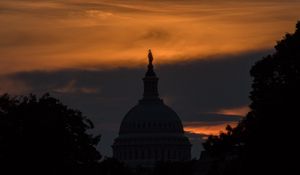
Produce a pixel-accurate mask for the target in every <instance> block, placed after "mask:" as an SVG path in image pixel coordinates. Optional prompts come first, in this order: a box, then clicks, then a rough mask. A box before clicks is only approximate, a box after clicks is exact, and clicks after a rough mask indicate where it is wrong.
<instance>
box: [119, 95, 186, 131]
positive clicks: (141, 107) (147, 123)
mask: <svg viewBox="0 0 300 175" xmlns="http://www.w3.org/2000/svg"><path fill="white" fill-rule="evenodd" d="M133 133H183V126H182V124H181V120H180V118H179V117H178V115H177V114H176V112H175V111H173V110H172V109H171V108H170V107H169V106H167V105H165V104H164V103H163V101H162V100H155V101H146V100H141V101H140V102H139V104H137V105H136V106H134V107H133V108H132V109H130V110H129V112H128V113H127V114H126V115H125V117H124V119H123V121H122V123H121V126H120V131H119V135H126V134H133Z"/></svg>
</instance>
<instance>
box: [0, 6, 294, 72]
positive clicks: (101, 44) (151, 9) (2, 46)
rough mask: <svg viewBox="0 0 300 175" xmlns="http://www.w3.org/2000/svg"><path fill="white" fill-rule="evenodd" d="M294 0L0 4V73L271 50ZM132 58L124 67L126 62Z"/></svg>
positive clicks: (286, 27) (288, 24) (290, 24)
mask: <svg viewBox="0 0 300 175" xmlns="http://www.w3.org/2000/svg"><path fill="white" fill-rule="evenodd" d="M299 7H300V6H299V2H297V1H285V2H278V1H263V2H259V3H258V1H255V2H253V1H238V0H236V1H226V2H224V1H221V0H215V1H194V0H187V1H184V2H183V1H168V0H164V1H148V0H141V1H136V0H129V1H118V0H112V1H104V0H102V1H101V0H100V1H95V0H89V1H83V0H65V1H57V0H56V1H50V0H45V1H31V0H22V1H20V0H2V1H1V2H0V9H1V10H0V13H1V16H0V22H1V24H2V26H5V27H2V28H1V29H0V37H1V41H0V55H1V56H0V60H1V63H2V64H1V65H0V70H1V71H0V74H8V73H13V72H19V71H32V70H59V69H65V68H75V69H78V68H81V69H97V68H99V67H101V68H102V69H109V68H113V69H115V68H118V67H137V66H141V65H142V64H144V63H145V62H146V58H145V57H146V51H147V50H148V49H149V48H152V49H153V51H154V54H155V62H156V63H157V64H168V63H175V62H176V63H178V62H184V61H186V60H196V59H197V60H199V59H207V58H210V59H213V58H218V57H219V55H234V54H240V53H245V52H251V51H257V50H262V49H263V50H264V49H266V48H271V47H272V46H273V45H274V44H275V41H276V40H278V39H279V37H280V36H282V35H283V34H284V33H285V32H288V31H292V30H293V29H294V24H295V21H296V20H297V18H298V13H297V12H298V11H299ZM126 63H130V64H126Z"/></svg>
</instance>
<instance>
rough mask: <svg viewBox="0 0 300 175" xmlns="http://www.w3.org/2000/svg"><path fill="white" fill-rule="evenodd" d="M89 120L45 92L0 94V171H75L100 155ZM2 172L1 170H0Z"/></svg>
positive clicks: (52, 172)
mask: <svg viewBox="0 0 300 175" xmlns="http://www.w3.org/2000/svg"><path fill="white" fill-rule="evenodd" d="M92 128H93V124H92V122H91V121H90V120H89V119H87V118H86V117H85V116H83V115H82V113H81V112H80V111H77V110H73V109H70V108H68V107H67V106H65V105H63V104H62V103H61V102H60V101H59V100H57V99H55V98H53V97H50V96H49V94H45V95H43V96H42V97H41V98H39V99H38V98H37V97H36V96H35V95H29V96H23V97H10V96H9V95H7V94H5V95H3V96H1V97H0V167H2V168H0V171H7V172H9V173H8V174H17V173H20V172H22V173H25V172H26V173H30V174H76V173H77V172H80V171H81V170H82V169H84V167H91V166H92V165H93V164H95V163H97V161H98V160H99V159H100V158H101V156H100V154H99V152H98V151H97V150H96V148H95V146H96V145H97V144H98V142H99V139H100V137H99V136H93V135H91V134H88V133H87V131H88V130H89V129H92ZM1 174H2V173H1Z"/></svg>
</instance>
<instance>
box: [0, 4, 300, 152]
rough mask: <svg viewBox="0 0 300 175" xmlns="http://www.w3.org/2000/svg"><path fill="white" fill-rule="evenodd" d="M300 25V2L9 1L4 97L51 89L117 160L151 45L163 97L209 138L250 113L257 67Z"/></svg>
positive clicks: (0, 73)
mask: <svg viewBox="0 0 300 175" xmlns="http://www.w3.org/2000/svg"><path fill="white" fill-rule="evenodd" d="M299 19H300V0H285V1H284V0H1V1H0V24H1V27H0V93H1V94H2V93H5V92H8V93H11V94H28V93H30V92H33V93H37V94H42V93H45V92H50V93H51V94H53V95H54V96H55V97H58V98H59V99H61V100H62V101H63V102H64V103H66V104H67V105H69V106H71V107H74V108H78V109H79V110H81V111H83V113H84V114H86V115H87V116H88V117H90V118H91V119H92V121H93V122H94V123H95V126H96V127H95V132H96V133H101V134H102V140H101V142H100V144H101V145H100V148H99V149H100V151H101V152H102V153H103V154H104V155H111V153H110V151H111V150H110V145H111V144H112V141H113V139H114V138H115V137H116V135H117V132H118V129H119V128H118V127H119V125H120V122H121V119H122V118H123V116H124V115H125V113H126V112H127V111H128V110H129V109H130V108H131V107H132V106H133V105H135V103H136V102H137V101H138V99H140V97H141V94H142V92H141V91H142V82H141V78H142V77H143V75H144V72H145V68H146V66H145V65H146V62H147V58H146V56H147V51H148V49H149V48H151V49H152V51H153V54H154V64H155V70H156V71H157V74H158V76H159V78H160V82H159V89H160V95H161V97H162V98H164V100H165V102H166V104H168V105H170V106H171V107H172V108H174V110H175V111H176V112H177V113H178V114H179V116H180V117H181V119H182V121H183V123H184V125H185V130H186V131H187V132H188V134H189V137H190V138H191V140H192V139H198V138H199V135H200V136H201V138H200V140H201V141H203V138H205V137H206V136H207V135H208V134H218V133H219V132H220V131H221V130H224V128H225V126H226V125H227V124H231V125H236V124H237V122H238V121H239V120H240V119H241V117H242V116H245V114H246V113H247V112H248V111H249V109H248V107H247V105H248V104H249V103H250V102H249V99H248V94H249V91H250V87H251V79H250V76H249V69H250V68H251V66H252V65H253V64H254V62H255V61H256V60H258V59H260V58H261V57H262V56H264V55H266V54H269V53H271V52H272V48H273V46H274V45H275V44H276V41H277V40H279V39H280V38H281V37H282V36H283V35H284V34H285V33H286V32H293V30H294V27H295V24H296V21H297V20H299ZM138 85H141V86H138ZM193 134H194V135H193ZM198 141H199V139H198ZM193 144H194V145H196V146H195V148H197V149H198V148H199V150H200V147H201V143H200V142H198V143H196V142H195V143H193ZM197 144H198V145H197ZM199 150H198V152H197V151H195V153H194V156H195V155H196V156H198V155H199Z"/></svg>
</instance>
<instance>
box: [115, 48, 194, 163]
mask: <svg viewBox="0 0 300 175" xmlns="http://www.w3.org/2000/svg"><path fill="white" fill-rule="evenodd" d="M148 59H149V64H148V70H147V72H146V75H145V77H144V78H143V81H144V94H143V98H142V99H141V100H139V102H138V104H137V105H136V106H134V107H133V108H131V109H130V110H129V112H128V113H127V114H126V115H125V117H124V118H123V121H122V122H121V126H120V130H119V136H118V137H117V138H116V139H115V140H114V143H113V145H112V148H113V157H114V158H116V159H118V160H120V161H121V162H124V163H126V164H127V165H129V166H138V165H141V166H154V165H155V164H156V163H157V162H166V161H187V160H190V159H191V144H190V142H189V139H188V138H187V137H186V136H185V135H184V130H183V126H182V122H181V120H180V118H179V117H178V115H177V114H176V112H175V111H173V110H172V109H171V108H170V107H169V106H167V105H166V104H164V102H163V100H162V99H160V98H159V94H158V87H157V85H158V78H157V76H156V74H155V72H154V68H153V64H152V61H153V56H152V53H151V50H149V54H148Z"/></svg>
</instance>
